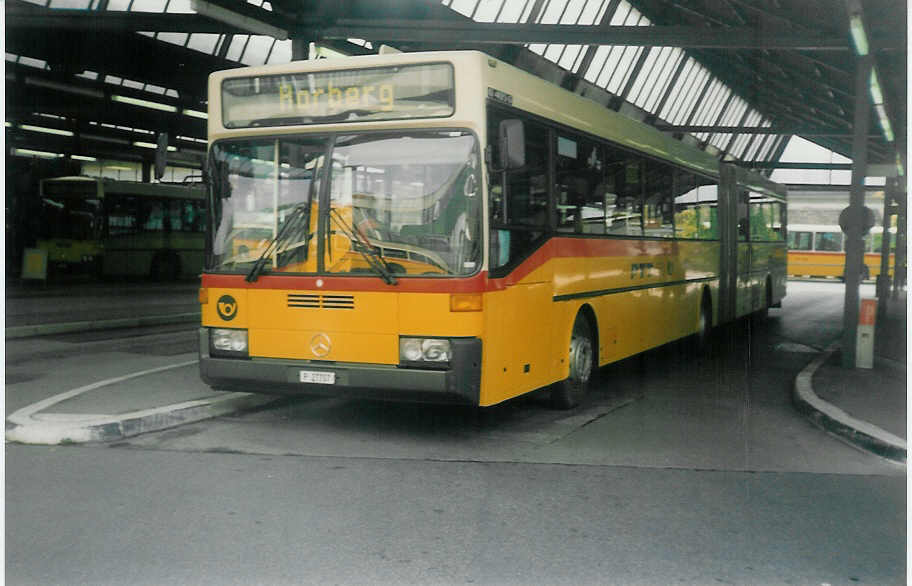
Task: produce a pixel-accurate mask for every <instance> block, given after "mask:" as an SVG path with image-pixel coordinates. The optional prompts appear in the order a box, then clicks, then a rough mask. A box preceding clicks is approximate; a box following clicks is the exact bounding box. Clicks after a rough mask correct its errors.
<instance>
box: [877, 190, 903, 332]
mask: <svg viewBox="0 0 912 586" xmlns="http://www.w3.org/2000/svg"><path fill="white" fill-rule="evenodd" d="M898 191H899V189H898V184H897V180H896V178H895V177H889V178H887V185H886V189H885V190H884V209H883V233H882V235H881V238H880V274H878V275H877V313H878V314H879V315H886V313H887V301H888V299H889V297H890V244H891V241H892V237H893V235H892V234H890V225H891V224H892V223H893V221H892V219H893V215H894V213H895V209H896V206H895V204H894V203H893V202H895V201H898V199H899V198H898V196H897V192H898Z"/></svg>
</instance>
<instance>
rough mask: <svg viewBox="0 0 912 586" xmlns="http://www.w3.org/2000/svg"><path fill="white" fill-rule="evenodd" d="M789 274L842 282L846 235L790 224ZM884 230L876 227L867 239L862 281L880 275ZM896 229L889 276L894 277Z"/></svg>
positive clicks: (836, 229) (834, 229)
mask: <svg viewBox="0 0 912 586" xmlns="http://www.w3.org/2000/svg"><path fill="white" fill-rule="evenodd" d="M788 235H789V236H788V248H789V251H788V274H789V276H790V277H826V278H838V279H842V278H843V275H844V273H845V234H843V233H842V229H841V228H840V227H839V226H836V225H823V224H789V226H788ZM882 242H883V226H874V227H873V228H871V231H870V232H869V233H868V234H867V235H866V236H865V238H864V245H865V253H864V265H863V266H862V278H863V279H865V280H867V279H876V278H877V276H878V275H880V255H881V250H882ZM895 250H896V228H890V260H889V273H888V274H889V275H890V276H891V277H892V276H893V263H894V251H895Z"/></svg>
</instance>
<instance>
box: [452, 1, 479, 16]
mask: <svg viewBox="0 0 912 586" xmlns="http://www.w3.org/2000/svg"><path fill="white" fill-rule="evenodd" d="M477 5H478V0H453V2H452V4H450V8H452V9H453V10H455V11H456V12H458V13H459V14H462V15H464V16H469V17H471V16H472V13H473V12H474V11H475V7H476V6H477Z"/></svg>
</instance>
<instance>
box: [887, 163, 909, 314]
mask: <svg viewBox="0 0 912 586" xmlns="http://www.w3.org/2000/svg"><path fill="white" fill-rule="evenodd" d="M895 185H896V192H895V196H896V198H895V199H894V200H893V201H894V203H895V204H896V254H895V258H894V259H893V265H894V268H893V292H892V295H891V297H892V299H894V300H896V299H897V298H898V297H899V291H900V290H902V289H905V288H906V260H907V257H906V240H907V234H908V232H907V230H906V224H907V223H908V218H909V215H908V206H907V199H908V198H907V196H906V192H905V189H904V185H903V184H902V183H901V180H900V179H897V181H896V184H895Z"/></svg>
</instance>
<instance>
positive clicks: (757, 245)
mask: <svg viewBox="0 0 912 586" xmlns="http://www.w3.org/2000/svg"><path fill="white" fill-rule="evenodd" d="M441 61H446V62H449V63H452V64H453V65H454V84H455V86H454V87H455V90H454V91H455V104H456V107H455V112H454V114H453V116H451V117H449V118H445V119H435V120H422V119H405V120H394V121H378V122H371V123H366V122H360V123H345V122H339V123H327V124H320V125H312V126H282V127H259V128H246V129H229V128H225V127H224V126H222V122H221V121H222V116H221V115H220V112H221V104H220V87H221V84H222V82H223V81H224V80H226V79H229V78H231V77H237V76H244V75H247V76H250V75H254V74H256V75H260V74H266V73H269V74H272V73H274V74H281V73H284V72H295V71H300V70H301V67H302V65H301V64H299V63H295V64H288V65H281V66H267V67H262V68H255V69H250V70H244V69H239V70H233V71H230V72H221V73H216V74H213V76H211V77H210V101H209V107H210V115H209V136H210V144H211V143H213V142H215V141H219V140H230V139H238V138H247V137H256V136H269V137H274V136H279V137H281V136H285V135H291V134H294V135H307V134H320V133H328V132H333V133H335V132H338V133H355V132H363V131H366V130H371V131H375V130H402V129H423V128H458V129H467V130H470V131H472V132H474V133H476V134H477V136H478V138H479V140H480V142H481V144H482V145H484V144H487V142H488V138H489V137H488V135H487V134H488V130H487V128H486V124H485V119H486V97H485V94H486V91H487V90H488V88H494V89H496V90H498V91H503V92H505V93H507V94H510V95H511V96H512V98H513V103H512V106H513V107H514V108H516V109H517V110H519V111H523V112H528V113H530V114H533V115H536V116H538V117H540V118H542V119H545V120H548V121H552V122H554V123H555V124H561V125H564V126H565V127H568V128H572V129H575V130H576V131H579V132H585V133H589V134H590V135H592V136H596V137H600V138H601V139H602V140H607V141H612V142H613V143H614V144H617V145H620V146H622V147H624V148H627V149H631V150H632V151H636V152H639V153H642V154H643V155H644V156H648V157H657V158H661V159H663V160H668V161H674V164H675V165H678V166H679V168H682V169H686V170H689V171H691V172H694V173H700V174H705V175H712V176H716V177H718V175H719V163H718V161H717V160H716V159H715V158H714V157H712V156H711V155H709V154H707V153H704V152H702V151H696V150H694V149H692V148H691V147H688V146H686V145H684V144H682V143H681V142H680V141H677V140H674V139H672V138H670V137H667V136H665V135H663V134H662V133H660V132H658V131H657V130H655V129H653V128H651V127H647V126H645V125H642V124H641V123H639V122H636V121H634V120H632V119H630V118H628V117H626V116H623V115H620V114H618V113H616V112H612V111H610V110H607V109H605V108H604V107H603V106H601V105H599V104H596V103H595V102H592V101H589V100H587V99H585V98H582V97H580V96H576V95H573V94H570V93H568V92H566V91H565V90H562V89H561V88H558V87H557V86H554V85H552V84H548V83H547V82H545V81H543V80H541V79H537V78H534V77H533V76H531V75H529V74H528V73H525V72H522V71H520V70H518V69H516V68H514V67H512V66H510V65H508V64H505V63H503V62H500V61H497V60H495V59H492V58H490V57H488V56H486V55H483V54H481V53H477V52H471V51H464V52H462V51H461V52H446V53H429V54H410V55H392V56H389V55H387V56H369V57H359V58H351V59H346V60H341V61H331V60H325V61H319V62H309V63H307V65H306V67H307V68H308V70H311V69H312V70H314V71H321V70H328V71H331V70H333V69H345V68H349V67H355V66H358V67H366V68H370V67H381V66H389V65H395V64H399V63H406V62H407V63H413V62H441ZM482 173H483V181H482V182H483V183H484V184H485V185H488V184H489V183H490V178H489V177H488V171H487V169H482ZM761 185H765V184H764V183H763V181H762V180H761V179H759V178H758V179H756V182H755V184H752V186H751V187H750V188H751V189H758V190H762V189H764V187H759V186H761ZM783 201H784V200H783ZM487 204H488V202H487V200H486V207H485V211H486V213H485V231H486V233H487V231H488V230H489V229H490V228H489V225H488V222H489V218H488V217H487ZM345 213H348V212H346V211H343V214H345ZM347 217H348V216H347ZM328 248H330V249H331V250H332V251H333V254H334V255H336V256H335V257H334V259H335V260H334V262H342V263H344V262H350V263H358V262H361V263H364V261H363V260H361V259H360V255H359V254H357V253H356V252H354V251H351V250H350V249H351V246H350V245H349V244H348V243H340V244H338V245H337V244H336V243H333V244H332V245H331V246H329V247H328ZM736 248H737V252H736V254H735V256H734V257H733V259H732V260H731V262H732V263H736V266H737V268H732V269H731V270H732V271H735V272H737V278H735V279H733V281H732V283H733V286H734V288H735V290H733V291H732V293H731V294H732V297H733V299H735V301H733V307H732V308H731V310H730V314H729V315H728V316H727V317H725V318H724V319H734V318H737V317H740V316H744V315H748V314H750V313H752V312H754V311H759V310H763V309H765V308H766V307H769V306H770V305H773V304H776V303H778V302H779V301H780V300H781V299H782V298H783V297H784V296H785V264H786V250H785V243H784V242H775V243H763V242H742V243H738V244H737V246H736ZM250 250H251V251H253V247H251V249H250ZM490 253H491V250H490V243H489V242H487V241H486V242H485V249H484V252H483V258H484V259H485V261H484V263H485V265H484V266H482V267H479V270H478V272H477V273H476V274H475V275H473V276H470V277H467V278H453V277H447V278H440V279H436V280H435V279H432V278H428V279H421V278H414V279H413V278H412V276H413V274H414V273H413V271H411V270H407V276H405V277H403V278H401V279H399V282H398V284H397V285H395V286H391V285H387V284H385V283H383V282H382V281H381V279H380V278H379V277H378V276H377V275H358V276H352V275H350V274H346V275H333V274H324V275H313V274H308V275H291V274H288V275H286V274H284V273H282V272H276V273H270V274H269V275H264V276H261V277H260V278H259V279H258V280H257V282H255V283H249V284H248V283H244V279H243V275H237V274H235V275H224V274H217V273H212V274H209V273H204V275H203V289H204V291H203V293H202V295H201V297H202V298H203V299H204V300H205V301H204V303H203V305H202V326H203V328H202V333H201V348H202V352H203V358H204V360H203V361H202V362H201V373H202V375H203V378H204V379H205V380H207V382H210V384H212V385H214V386H216V388H225V389H229V388H235V386H234V385H233V384H232V383H233V382H245V384H246V386H247V387H255V389H254V390H258V391H260V392H282V391H281V390H280V387H281V388H284V389H285V391H287V392H295V391H294V389H295V388H297V387H300V388H302V389H305V390H301V391H298V392H306V390H314V391H319V392H330V393H332V392H333V389H332V388H330V387H328V386H324V387H322V388H311V387H304V386H302V385H296V383H297V382H298V381H297V379H296V377H297V376H298V373H299V372H301V371H309V370H317V371H321V372H322V371H326V372H330V371H331V372H334V373H335V376H336V379H335V383H334V384H335V385H336V386H338V387H344V386H345V383H347V382H348V381H352V380H354V379H355V377H357V376H359V373H360V372H361V370H362V369H367V368H368V367H370V368H369V372H370V373H371V374H372V375H374V374H376V375H378V376H379V375H383V376H386V375H387V374H389V375H390V376H392V375H394V374H401V373H404V372H407V369H403V368H400V366H401V365H400V356H399V343H400V342H399V340H400V338H402V337H409V336H415V337H421V336H432V337H441V338H451V339H454V340H462V339H466V340H468V339H477V340H480V342H481V346H482V348H483V350H482V352H481V355H480V357H479V358H478V360H480V364H477V365H470V366H474V367H477V369H478V370H479V371H480V372H479V381H478V387H479V388H478V389H477V396H471V397H473V398H471V402H474V403H475V404H478V405H482V406H487V405H494V404H497V403H500V402H502V401H505V400H508V399H510V398H513V397H516V396H519V395H522V394H524V393H527V392H529V391H532V390H534V389H539V388H542V387H545V386H547V385H551V384H553V383H556V382H558V381H562V380H564V379H566V378H567V376H568V373H569V368H570V366H569V364H568V356H567V353H568V348H569V346H570V340H571V331H572V329H573V326H574V321H575V319H576V317H577V316H578V315H580V314H581V313H583V314H585V315H591V316H592V320H593V326H594V335H595V336H596V340H595V342H596V344H595V345H596V349H595V358H596V362H597V364H598V365H605V364H608V363H611V362H615V361H618V360H621V359H623V358H626V357H629V356H633V355H635V354H637V353H640V352H643V351H645V350H647V349H650V348H654V347H657V346H660V345H662V344H666V343H668V342H670V341H672V340H676V339H680V338H683V337H686V336H689V335H692V334H694V333H696V332H698V330H699V328H700V320H701V309H702V308H703V305H704V300H708V303H709V306H710V310H711V315H710V316H709V322H710V324H711V325H715V324H718V323H720V322H721V321H723V316H722V314H721V310H720V309H719V308H720V305H722V304H723V300H722V298H721V293H720V291H721V290H722V288H723V284H722V280H723V277H724V275H723V271H722V267H721V260H720V258H721V257H722V256H723V255H722V245H721V244H720V241H719V240H718V239H716V240H703V241H697V240H681V239H658V238H649V237H639V238H624V237H622V236H615V237H600V238H591V239H590V238H586V237H579V236H578V235H576V236H565V235H562V234H560V233H552V234H551V235H550V237H549V238H548V239H547V241H546V242H545V243H544V244H543V245H542V246H540V247H539V248H538V249H537V250H535V251H534V252H533V253H532V254H531V256H529V257H528V258H526V259H525V260H523V261H522V262H521V263H519V265H518V266H516V267H514V268H513V270H511V271H509V272H508V273H507V274H506V275H504V276H502V277H496V278H495V277H492V276H491V272H490V271H491V270H490V267H489V266H488V262H489V260H488V259H490V258H491V254H490ZM315 257H316V254H313V255H312V256H311V257H310V258H315ZM390 260H393V261H395V259H390ZM397 262H398V261H397ZM364 264H366V263H364ZM314 267H315V265H304V264H300V265H296V266H295V267H294V269H293V271H304V272H307V271H312V270H313V268H314ZM422 268H423V269H424V270H427V269H426V267H416V270H415V271H414V272H415V273H418V272H424V271H420V270H417V269H422ZM457 295H475V296H477V297H478V298H480V303H479V304H478V305H479V310H477V311H454V310H453V306H454V297H455V296H457ZM223 298H224V299H228V300H230V301H227V302H226V303H236V311H234V312H233V313H232V312H228V313H226V312H225V311H224V310H219V299H223ZM226 315H228V316H230V317H228V319H226ZM213 328H227V329H238V330H246V331H247V332H248V337H249V340H248V344H249V360H248V361H247V364H246V365H245V364H242V361H236V362H235V363H230V361H228V360H223V361H217V360H215V359H212V358H210V357H209V356H208V355H207V348H208V346H207V344H208V343H209V342H208V340H209V339H208V338H207V337H206V336H207V335H208V334H206V333H205V332H206V330H208V329H213ZM327 339H328V340H329V342H330V343H329V344H327V343H326V341H327ZM327 346H328V347H327ZM250 363H253V364H250ZM270 364H272V365H274V366H275V368H273V369H272V370H269V371H268V374H267V370H266V366H269V365H270ZM248 367H249V369H250V372H251V373H252V374H249V375H248V374H244V375H243V376H242V375H241V374H240V373H241V371H242V370H243V368H248ZM260 367H262V368H263V370H256V369H257V368H260ZM217 368H223V369H225V370H223V371H219V372H216V370H217ZM222 372H224V373H226V374H224V376H222V374H220V373H222ZM261 372H262V373H264V374H262V375H261V374H259V373H261ZM417 374H422V376H424V377H425V378H424V379H422V380H430V379H432V378H433V380H438V379H436V378H434V376H436V374H434V373H429V372H427V373H416V376H417ZM302 376H303V375H302ZM220 377H221V378H220ZM244 377H247V378H244ZM257 377H262V378H261V379H260V378H257ZM401 380H402V381H403V382H402V385H403V386H402V391H403V395H402V396H403V397H406V396H408V397H410V395H407V394H405V392H406V391H410V390H413V389H418V387H420V384H419V383H415V384H414V387H413V386H412V385H411V381H410V380H406V379H404V378H403V379H401ZM441 384H443V383H441ZM289 388H291V390H290V391H289V390H288V389H289ZM340 393H341V391H340ZM367 396H372V395H371V394H370V393H368V394H367ZM378 396H380V395H379V393H378Z"/></svg>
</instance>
